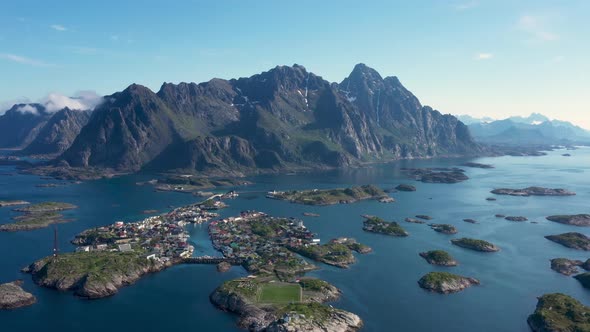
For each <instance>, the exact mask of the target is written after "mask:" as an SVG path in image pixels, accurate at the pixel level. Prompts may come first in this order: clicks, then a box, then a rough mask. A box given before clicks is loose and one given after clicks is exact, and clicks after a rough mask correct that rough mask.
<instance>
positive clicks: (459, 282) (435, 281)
mask: <svg viewBox="0 0 590 332" xmlns="http://www.w3.org/2000/svg"><path fill="white" fill-rule="evenodd" d="M479 284H480V282H479V280H477V279H475V278H470V277H464V276H460V275H457V274H452V273H448V272H429V273H427V274H426V275H424V276H423V277H422V278H420V280H418V285H420V287H422V288H424V289H426V290H428V291H431V292H436V293H439V294H450V293H457V292H460V291H462V290H464V289H465V288H469V287H471V286H474V285H479Z"/></svg>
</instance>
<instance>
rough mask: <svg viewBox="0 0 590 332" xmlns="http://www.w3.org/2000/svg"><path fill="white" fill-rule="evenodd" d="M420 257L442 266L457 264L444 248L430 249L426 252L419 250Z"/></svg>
mask: <svg viewBox="0 0 590 332" xmlns="http://www.w3.org/2000/svg"><path fill="white" fill-rule="evenodd" d="M419 255H420V256H421V257H422V258H424V259H425V260H426V261H427V262H428V263H430V264H433V265H442V266H455V265H457V261H455V259H454V258H453V256H451V255H450V254H449V253H448V252H446V251H444V250H431V251H427V252H421V253H420V254H419Z"/></svg>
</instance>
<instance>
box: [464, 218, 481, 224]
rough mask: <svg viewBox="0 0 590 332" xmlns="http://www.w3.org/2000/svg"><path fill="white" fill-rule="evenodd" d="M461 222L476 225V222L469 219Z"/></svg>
mask: <svg viewBox="0 0 590 332" xmlns="http://www.w3.org/2000/svg"><path fill="white" fill-rule="evenodd" d="M463 221H464V222H466V223H469V224H477V223H478V222H477V220H475V219H471V218H466V219H463Z"/></svg>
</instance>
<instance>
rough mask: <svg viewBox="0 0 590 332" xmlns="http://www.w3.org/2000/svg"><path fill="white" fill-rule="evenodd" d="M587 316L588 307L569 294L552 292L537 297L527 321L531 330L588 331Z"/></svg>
mask: <svg viewBox="0 0 590 332" xmlns="http://www.w3.org/2000/svg"><path fill="white" fill-rule="evenodd" d="M588 317H590V308H589V307H587V306H585V305H583V304H582V303H580V302H579V301H578V300H576V299H574V298H573V297H571V296H568V295H565V294H560V293H554V294H545V295H543V296H541V297H539V298H538V302H537V307H536V308H535V312H534V313H533V314H532V315H530V316H529V317H528V318H527V323H528V325H529V327H530V328H531V330H532V331H533V332H566V331H590V322H589V321H588Z"/></svg>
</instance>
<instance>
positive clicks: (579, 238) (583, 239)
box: [545, 232, 590, 251]
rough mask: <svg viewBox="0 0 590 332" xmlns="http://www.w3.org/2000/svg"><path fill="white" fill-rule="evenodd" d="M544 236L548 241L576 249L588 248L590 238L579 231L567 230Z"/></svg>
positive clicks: (589, 248)
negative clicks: (567, 231) (566, 231)
mask: <svg viewBox="0 0 590 332" xmlns="http://www.w3.org/2000/svg"><path fill="white" fill-rule="evenodd" d="M545 238H546V239H547V240H549V241H553V242H555V243H558V244H561V245H562V246H564V247H568V248H572V249H577V250H586V251H589V250H590V238H589V237H587V236H586V235H584V234H581V233H576V232H569V233H563V234H557V235H547V236H545Z"/></svg>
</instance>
